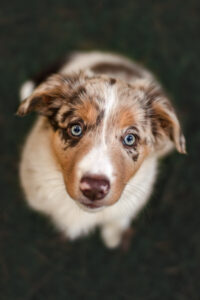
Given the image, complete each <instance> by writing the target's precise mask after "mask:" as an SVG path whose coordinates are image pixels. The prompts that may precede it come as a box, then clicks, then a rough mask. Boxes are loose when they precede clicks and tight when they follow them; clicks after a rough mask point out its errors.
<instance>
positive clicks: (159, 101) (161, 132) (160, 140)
mask: <svg viewBox="0 0 200 300" xmlns="http://www.w3.org/2000/svg"><path fill="white" fill-rule="evenodd" d="M151 92H152V91H151ZM153 95H154V96H153ZM150 99H151V124H152V132H153V135H154V138H155V148H156V149H157V150H158V152H159V154H160V155H161V156H162V155H164V154H166V153H167V152H169V151H170V150H171V149H172V148H173V146H175V147H176V149H177V151H178V152H180V153H183V154H185V153H186V148H185V138H184V136H183V133H182V130H181V127H180V123H179V120H178V118H177V115H176V113H175V110H174V109H173V107H172V105H171V103H170V101H169V100H168V99H167V98H166V97H165V95H164V94H163V92H162V91H161V90H157V91H156V90H154V91H153V93H152V95H151V97H150Z"/></svg>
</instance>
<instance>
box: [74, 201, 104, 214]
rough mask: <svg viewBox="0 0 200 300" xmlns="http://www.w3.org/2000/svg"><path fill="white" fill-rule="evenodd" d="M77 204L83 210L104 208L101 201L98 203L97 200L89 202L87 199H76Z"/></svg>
mask: <svg viewBox="0 0 200 300" xmlns="http://www.w3.org/2000/svg"><path fill="white" fill-rule="evenodd" d="M77 204H78V205H79V206H80V207H81V208H82V209H83V210H86V211H90V212H91V211H93V212H94V211H95V212H96V211H99V210H102V209H103V208H105V205H103V203H101V204H100V203H98V202H94V203H92V202H89V201H87V200H80V201H77Z"/></svg>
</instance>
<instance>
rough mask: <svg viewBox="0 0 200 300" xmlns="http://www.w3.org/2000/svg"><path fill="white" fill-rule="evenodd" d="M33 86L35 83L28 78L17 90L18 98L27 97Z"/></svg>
mask: <svg viewBox="0 0 200 300" xmlns="http://www.w3.org/2000/svg"><path fill="white" fill-rule="evenodd" d="M34 87H35V85H34V82H33V81H31V80H28V81H26V82H24V83H23V85H22V86H21V89H20V91H19V96H20V100H21V101H23V100H24V99H26V98H28V97H29V96H30V95H31V93H32V91H33V90H34Z"/></svg>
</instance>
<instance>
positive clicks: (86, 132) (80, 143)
mask: <svg viewBox="0 0 200 300" xmlns="http://www.w3.org/2000/svg"><path fill="white" fill-rule="evenodd" d="M50 73H53V74H48V75H50V76H47V78H46V79H44V78H45V76H42V77H41V78H40V80H35V82H34V81H27V82H25V83H24V85H23V86H22V88H21V91H20V94H21V99H22V100H23V101H22V102H21V104H20V106H19V108H18V111H17V114H18V115H19V116H25V115H27V114H28V113H30V112H33V111H34V112H37V113H39V117H38V119H37V121H36V122H35V124H34V126H33V128H32V130H31V132H30V133H29V135H28V137H27V140H26V142H25V145H24V147H23V152H22V156H21V162H20V178H21V185H22V188H23V190H24V193H25V197H26V199H27V202H28V204H29V205H30V207H31V208H33V209H35V210H37V211H40V212H42V213H44V214H46V215H48V216H49V217H50V218H51V219H52V221H53V223H54V224H55V225H56V227H57V228H58V229H59V230H60V231H61V232H62V233H64V235H65V236H66V237H67V238H68V239H70V240H74V239H76V238H78V237H80V236H83V235H86V234H88V233H89V232H90V231H92V230H93V229H94V228H96V227H99V228H100V232H101V236H102V239H103V241H104V243H105V245H106V246H107V247H109V248H115V247H117V246H119V245H120V243H121V240H122V236H123V234H124V232H126V231H127V230H128V228H129V227H130V224H131V221H132V220H133V219H134V218H135V217H136V216H137V215H138V213H139V212H140V211H141V209H142V208H143V207H144V206H145V204H146V203H147V201H148V199H149V197H150V195H151V193H152V189H153V185H154V182H155V179H156V173H157V164H158V160H159V158H161V157H163V156H165V155H166V154H168V153H169V152H170V151H171V150H172V149H173V148H176V149H177V150H178V152H180V153H186V150H185V139H184V136H183V134H182V131H181V127H180V124H179V121H178V118H177V115H176V113H175V110H174V108H173V106H172V104H171V102H170V100H169V99H168V97H167V96H166V95H165V93H164V91H163V89H162V87H161V85H160V84H159V83H158V82H157V80H156V79H155V78H154V76H153V74H152V73H151V72H149V71H148V70H146V69H145V68H144V67H142V66H140V65H139V64H137V63H135V62H133V61H131V60H129V59H128V58H125V57H123V56H120V55H116V54H112V53H111V54H110V53H101V52H76V53H72V54H71V55H70V56H69V57H68V59H66V60H65V61H64V63H63V64H61V65H60V66H59V67H58V68H57V70H56V69H55V70H53V71H52V72H51V71H50Z"/></svg>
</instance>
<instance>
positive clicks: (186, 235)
mask: <svg viewBox="0 0 200 300" xmlns="http://www.w3.org/2000/svg"><path fill="white" fill-rule="evenodd" d="M0 6H1V9H0V25H1V26H0V35H1V47H0V54H1V60H0V66H1V73H0V76H1V80H0V90H1V98H0V137H1V140H0V141H1V147H0V165H1V170H0V191H1V211H0V294H1V297H0V298H1V300H18V299H31V300H40V299H41V300H43V299H48V300H55V299H56V300H64V299H70V300H73V299H75V300H76V299H87V300H90V299H116V300H118V299H125V300H126V299H127V300H129V299H130V300H132V299H136V300H143V299H144V300H157V299H159V300H160V299H162V300H186V299H187V300H188V299H190V300H198V299H200V285H199V278H200V238H199V236H200V226H199V225H200V218H199V212H200V201H199V200H200V199H199V198H200V183H199V178H200V174H199V173H200V172H199V169H200V168H199V163H200V156H199V149H200V131H199V129H200V121H199V109H200V100H199V97H200V96H199V95H200V85H199V74H200V63H199V53H200V39H199V32H200V26H199V25H200V24H199V23H200V22H199V13H198V8H199V7H198V6H199V3H198V1H197V0H196V1H195V0H190V1H181V0H168V1H160V0H154V1H144V0H140V1H139V0H135V1H132V0H127V1H124V2H123V1H118V0H116V1H114V0H110V1H106V0H98V1H97V0H96V1H91V0H90V1H89V0H87V1H77V0H74V1H72V0H71V1H66V0H65V1H64V0H63V1H62V0H58V1H38V0H35V1H25V0H19V1H15V2H14V1H13V3H12V4H11V2H8V1H7V3H6V2H5V1H4V3H1V5H0ZM74 49H75V50H93V49H98V50H99V49H102V50H109V51H115V52H119V53H122V54H125V55H127V56H129V57H130V58H134V59H136V60H137V61H138V62H140V63H142V64H144V65H145V66H146V67H148V68H150V69H151V70H152V71H153V72H154V73H155V75H156V76H157V77H158V78H159V80H161V82H162V84H163V86H164V87H165V89H166V91H167V92H168V94H169V95H170V97H171V98H172V99H173V103H175V106H176V108H177V111H178V114H179V117H180V119H181V121H182V125H183V131H184V133H185V136H186V140H187V151H188V155H186V156H184V155H180V154H178V153H175V152H174V153H173V154H172V155H171V156H169V157H168V158H166V159H165V160H163V161H162V162H161V163H160V170H159V176H158V181H157V184H156V187H155V191H154V193H153V196H152V197H151V201H150V203H149V205H148V207H146V208H145V210H144V211H143V212H142V213H141V215H140V216H139V217H138V218H137V220H136V221H135V222H134V224H133V226H134V228H135V235H134V237H133V239H132V242H131V246H130V249H129V251H128V252H126V253H123V252H121V251H120V250H114V251H109V250H107V249H106V248H105V247H104V246H103V245H102V243H101V240H100V238H99V234H98V232H95V233H94V234H93V235H91V236H90V237H87V238H84V239H81V240H78V241H76V242H74V243H69V242H67V241H65V240H63V239H62V238H61V237H60V235H59V234H58V233H57V232H56V230H55V229H54V227H53V226H52V224H51V223H50V222H49V220H48V219H47V218H45V217H44V216H40V215H38V214H37V213H36V212H33V211H31V210H29V209H28V207H27V206H26V204H25V201H24V198H23V194H22V191H21V189H20V185H19V179H18V164H19V157H20V151H21V147H22V144H23V141H24V138H25V136H26V134H27V132H28V130H29V128H30V126H31V124H32V122H33V120H34V116H32V117H28V118H25V119H19V118H17V117H16V116H15V114H14V113H15V111H16V108H17V105H18V101H19V99H18V90H19V86H20V84H21V83H22V82H23V81H24V80H25V79H27V78H28V77H29V76H30V75H31V74H35V73H36V72H38V71H40V70H41V69H42V68H43V67H44V66H46V65H48V64H49V63H50V62H52V61H54V60H55V59H57V58H59V57H60V56H63V55H64V54H65V53H66V52H70V51H71V50H74Z"/></svg>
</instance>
